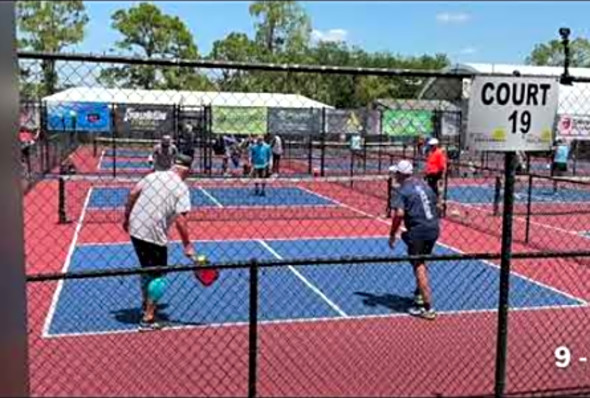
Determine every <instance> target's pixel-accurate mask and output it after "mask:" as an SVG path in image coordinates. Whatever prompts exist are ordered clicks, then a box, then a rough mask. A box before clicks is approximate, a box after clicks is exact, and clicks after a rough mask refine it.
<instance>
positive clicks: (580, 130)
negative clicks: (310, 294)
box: [557, 115, 590, 140]
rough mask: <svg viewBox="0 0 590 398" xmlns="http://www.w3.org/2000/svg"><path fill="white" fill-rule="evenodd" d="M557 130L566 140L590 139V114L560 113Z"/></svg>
mask: <svg viewBox="0 0 590 398" xmlns="http://www.w3.org/2000/svg"><path fill="white" fill-rule="evenodd" d="M557 131H558V135H559V137H560V138H565V139H567V140H590V116H570V115H560V116H559V122H558V129H557Z"/></svg>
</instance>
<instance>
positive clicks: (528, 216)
mask: <svg viewBox="0 0 590 398" xmlns="http://www.w3.org/2000/svg"><path fill="white" fill-rule="evenodd" d="M532 197H533V176H532V175H531V174H529V187H528V193H527V202H526V231H525V237H524V241H525V242H526V243H529V232H530V229H531V200H532Z"/></svg>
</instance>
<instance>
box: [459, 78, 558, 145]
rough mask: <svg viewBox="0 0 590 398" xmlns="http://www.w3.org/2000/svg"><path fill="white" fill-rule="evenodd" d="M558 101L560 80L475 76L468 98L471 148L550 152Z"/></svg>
mask: <svg viewBox="0 0 590 398" xmlns="http://www.w3.org/2000/svg"><path fill="white" fill-rule="evenodd" d="M558 98H559V83H558V81H557V78H544V77H543V78H535V77H516V76H508V77H499V76H476V77H475V78H474V80H473V83H472V85H471V93H470V98H469V114H468V122H467V145H468V149H470V150H476V151H500V152H510V151H548V150H550V149H551V143H552V140H553V127H554V125H555V118H556V115H557V102H558Z"/></svg>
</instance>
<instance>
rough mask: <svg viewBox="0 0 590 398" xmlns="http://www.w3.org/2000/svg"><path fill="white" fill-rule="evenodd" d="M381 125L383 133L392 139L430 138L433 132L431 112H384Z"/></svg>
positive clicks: (390, 110)
mask: <svg viewBox="0 0 590 398" xmlns="http://www.w3.org/2000/svg"><path fill="white" fill-rule="evenodd" d="M381 125H382V128H383V133H384V134H386V135H388V136H392V137H404V138H406V137H418V136H423V137H430V136H431V135H432V133H433V132H434V126H433V123H432V112H431V111H425V110H401V109H400V110H394V109H388V110H385V111H383V113H382V121H381Z"/></svg>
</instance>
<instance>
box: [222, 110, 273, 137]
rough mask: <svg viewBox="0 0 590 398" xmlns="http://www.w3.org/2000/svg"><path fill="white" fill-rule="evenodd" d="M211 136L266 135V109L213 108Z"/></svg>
mask: <svg viewBox="0 0 590 398" xmlns="http://www.w3.org/2000/svg"><path fill="white" fill-rule="evenodd" d="M211 112H212V132H213V134H240V135H244V134H253V135H260V134H266V128H267V108H257V107H230V106H214V107H212V108H211Z"/></svg>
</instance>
